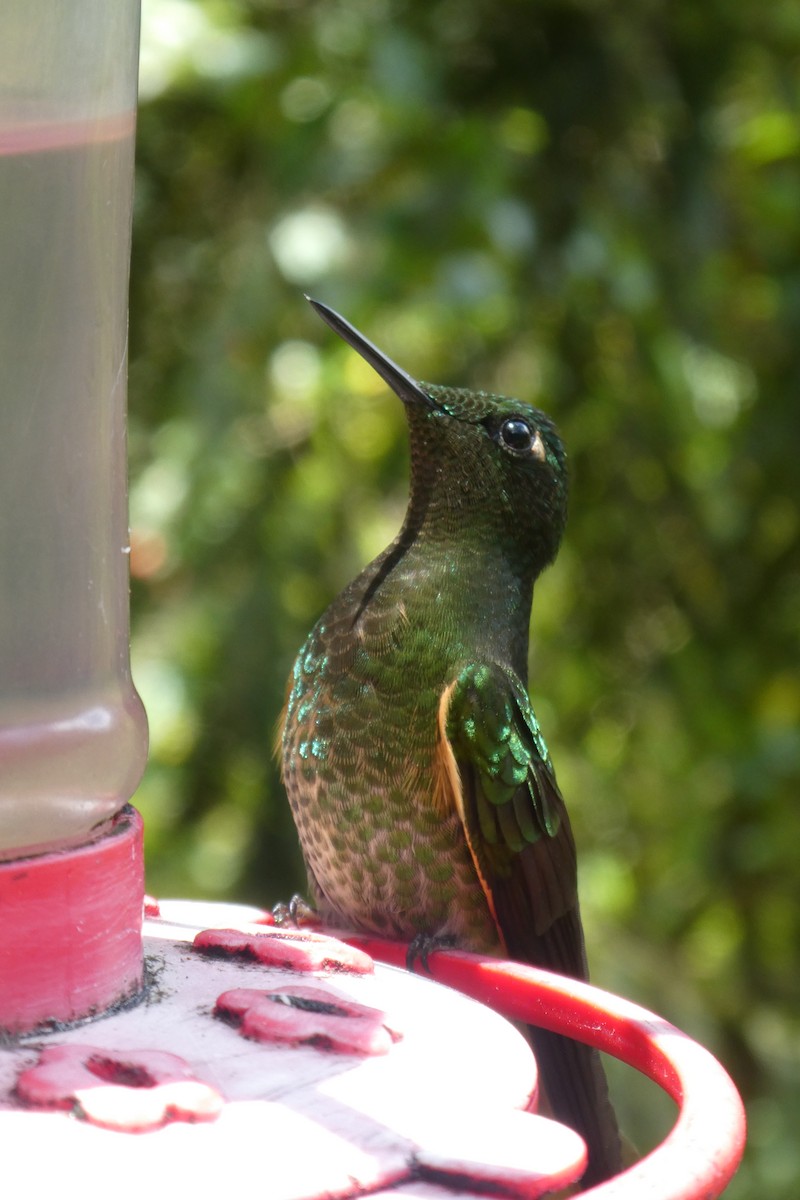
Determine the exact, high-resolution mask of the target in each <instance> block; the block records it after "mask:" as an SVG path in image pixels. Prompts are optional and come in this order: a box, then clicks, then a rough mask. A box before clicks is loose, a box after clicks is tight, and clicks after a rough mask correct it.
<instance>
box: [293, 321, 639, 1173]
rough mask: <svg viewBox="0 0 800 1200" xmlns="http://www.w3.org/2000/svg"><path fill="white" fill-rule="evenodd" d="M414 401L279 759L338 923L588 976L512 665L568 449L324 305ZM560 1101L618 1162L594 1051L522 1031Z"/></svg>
mask: <svg viewBox="0 0 800 1200" xmlns="http://www.w3.org/2000/svg"><path fill="white" fill-rule="evenodd" d="M315 307H316V308H317V309H318V311H320V313H321V315H322V316H323V317H324V318H325V320H326V321H328V323H329V324H331V325H332V327H333V328H334V329H336V330H337V332H339V333H340V334H341V335H342V336H343V337H344V338H345V339H346V340H347V341H348V342H350V344H351V345H353V346H355V348H356V349H357V350H358V351H359V353H361V354H362V355H363V356H364V357H365V358H366V359H367V360H368V361H369V362H371V363H372V365H373V366H374V367H375V368H376V370H378V372H379V373H380V374H381V375H382V376H383V377H384V378H385V379H386V380H387V382H389V383H390V385H391V386H392V387H393V388H394V390H395V391H396V392H397V394H398V395H399V396H400V397H401V399H402V400H403V401H404V404H405V408H406V414H407V417H408V423H409V431H410V437H411V466H412V486H411V498H410V502H409V507H408V512H407V514H406V519H405V522H404V524H403V527H402V529H401V531H400V533H399V534H398V536H397V538H396V539H395V540H394V542H392V544H391V545H390V546H388V547H387V549H386V550H385V551H384V552H383V554H381V555H379V556H378V558H377V559H375V561H374V562H372V563H371V564H370V565H369V566H368V567H366V568H365V570H364V571H362V573H361V574H360V575H359V576H358V577H357V578H356V579H355V580H354V581H353V582H352V583H351V584H350V585H349V586H348V587H347V588H346V589H345V590H344V591H343V592H342V593H341V595H340V596H339V597H337V599H336V600H335V601H334V602H333V604H332V605H331V606H330V608H329V609H328V610H327V612H326V613H325V614H324V615H323V616H322V618H321V620H320V622H319V624H318V625H317V626H316V627H315V629H314V630H313V631H312V632H311V634H310V635H309V638H308V640H307V641H306V643H305V645H304V646H303V648H302V649H301V651H300V654H299V656H298V659H297V662H296V664H295V668H294V675H293V678H292V681H291V686H290V692H289V697H288V701H287V712H286V722H285V727H284V735H283V772H284V779H285V783H286V790H287V794H288V796H289V800H290V803H291V806H292V811H293V814H294V818H295V821H296V824H297V828H298V832H299V835H300V841H301V845H302V848H303V854H304V857H305V861H306V865H307V868H308V875H309V886H310V889H311V893H312V898H313V900H314V902H315V904H316V905H317V907H318V909H319V910H320V912H321V914H322V915H323V916H324V917H325V918H326V919H327V920H328V921H329V922H331V923H333V924H338V925H349V926H351V927H355V928H357V929H362V930H365V931H368V932H372V933H377V934H383V935H386V934H388V935H391V936H396V937H401V938H405V939H413V938H414V937H416V936H418V935H426V936H430V937H433V938H440V937H443V938H451V939H453V940H454V941H455V942H456V944H458V945H460V946H463V947H464V948H467V949H474V950H480V951H488V952H491V953H505V954H508V955H510V956H511V957H515V958H518V959H520V960H522V961H527V962H532V963H536V964H537V965H540V966H544V967H549V968H551V969H553V970H557V971H561V972H564V973H566V974H570V975H574V976H577V977H579V978H585V977H586V973H587V971H586V958H585V953H584V949H583V935H582V930H581V925H580V916H579V912H578V901H577V884H576V865H575V848H574V843H573V840H572V834H571V831H570V827H569V821H568V818H567V814H566V810H565V808H564V803H563V800H562V798H561V795H560V792H559V790H558V786H557V784H556V780H555V775H554V772H553V768H552V764H551V762H550V758H549V755H548V752H547V748H546V746H545V743H544V740H543V738H542V734H541V732H540V730H539V726H538V723H537V721H536V717H535V715H534V713H533V709H532V707H531V704H530V700H529V698H528V694H527V691H526V689H525V686H524V683H523V680H524V678H525V676H526V674H527V657H528V617H529V613H530V607H531V599H532V594H533V584H534V581H535V579H536V577H537V576H538V574H539V573H540V572H541V570H542V569H543V568H544V567H545V566H546V565H547V564H548V563H549V562H550V561H551V560H552V559H553V557H554V556H555V553H556V551H557V549H558V545H559V541H560V539H561V534H562V530H563V525H564V520H565V515H566V494H567V485H566V468H565V458H564V451H563V447H562V445H561V442H560V440H559V438H558V435H557V434H556V432H555V429H554V427H553V425H552V422H551V421H550V420H549V418H547V417H546V416H545V415H544V414H543V413H541V412H539V411H538V410H536V409H534V408H532V407H531V406H530V405H527V404H524V403H523V402H521V401H519V400H514V399H510V398H508V397H503V396H494V395H490V394H487V393H481V392H469V391H466V390H464V389H455V388H442V387H439V386H435V385H428V384H419V383H417V382H416V381H415V380H413V379H412V378H411V377H410V376H408V375H406V373H405V372H403V371H401V370H400V368H398V367H396V366H395V365H394V364H393V363H391V362H390V361H389V360H388V359H386V358H385V356H384V355H383V354H382V353H381V352H380V351H378V350H377V349H376V348H375V347H374V346H372V345H371V343H369V342H367V341H366V339H364V338H363V337H362V335H360V334H358V333H357V331H355V330H354V329H352V327H351V326H349V325H347V323H346V322H344V321H343V320H342V318H340V317H338V316H337V315H336V314H335V313H332V312H331V310H329V309H326V308H325V307H324V306H321V305H317V304H315ZM533 1037H534V1042H535V1048H536V1051H537V1056H538V1057H539V1060H540V1066H541V1069H542V1074H543V1077H544V1081H545V1086H546V1089H547V1091H548V1094H549V1096H550V1099H551V1103H552V1105H553V1108H554V1111H555V1113H556V1115H557V1116H559V1117H561V1118H562V1119H564V1120H566V1121H568V1122H570V1123H572V1124H574V1125H575V1126H576V1127H577V1128H579V1130H580V1131H581V1132H582V1133H583V1134H584V1136H585V1137H586V1138H587V1141H588V1142H589V1146H590V1158H591V1165H590V1171H589V1174H588V1175H587V1177H586V1178H587V1180H588V1179H592V1178H594V1179H599V1178H601V1177H604V1176H606V1175H608V1174H610V1173H612V1172H613V1171H614V1170H616V1168H617V1167H618V1165H619V1162H618V1145H617V1135H616V1126H615V1123H614V1120H613V1114H612V1113H611V1109H610V1106H609V1104H608V1099H607V1093H606V1089H605V1082H604V1079H603V1077H602V1071H601V1068H600V1065H599V1059H598V1058H597V1055H596V1054H593V1053H592V1052H590V1051H588V1050H587V1049H586V1048H585V1047H580V1046H577V1045H576V1043H572V1042H568V1041H566V1040H565V1039H563V1038H557V1037H555V1036H554V1035H551V1034H544V1033H542V1032H541V1031H534V1033H533Z"/></svg>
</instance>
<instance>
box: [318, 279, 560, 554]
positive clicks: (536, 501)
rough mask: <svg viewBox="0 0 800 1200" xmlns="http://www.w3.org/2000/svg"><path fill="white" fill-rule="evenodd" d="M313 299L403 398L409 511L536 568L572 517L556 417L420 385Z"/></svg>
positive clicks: (517, 403) (501, 399)
mask: <svg viewBox="0 0 800 1200" xmlns="http://www.w3.org/2000/svg"><path fill="white" fill-rule="evenodd" d="M309 299H310V297H309ZM310 303H311V304H312V305H313V306H314V308H315V309H316V311H317V312H318V313H319V315H320V316H321V317H322V318H323V320H324V321H326V322H327V324H328V325H330V326H331V328H332V329H334V330H335V331H336V333H338V334H339V336H340V337H342V338H343V339H344V340H345V341H346V342H347V343H348V344H349V345H351V346H352V347H353V348H354V349H355V350H357V351H358V353H359V354H360V355H361V356H362V358H364V359H365V360H366V361H367V362H368V363H370V365H371V366H372V367H374V369H375V370H376V371H377V372H378V374H379V375H380V376H381V377H382V378H383V379H385V380H386V382H387V383H388V384H389V386H390V387H391V388H392V390H393V391H394V392H396V394H397V395H398V396H399V397H400V399H401V400H402V401H403V404H404V406H405V410H406V416H407V418H408V424H409V429H410V433H411V471H412V489H411V490H412V498H411V508H410V510H409V516H410V517H411V516H412V515H413V516H414V517H415V521H416V524H417V525H419V526H421V525H422V524H425V525H426V527H428V528H429V529H430V532H431V533H432V534H433V535H434V536H435V534H436V533H438V535H439V536H441V537H442V538H444V539H450V538H453V537H458V538H459V539H462V540H470V539H471V540H474V541H476V542H479V541H483V542H484V543H485V541H486V539H491V541H492V544H497V545H499V546H501V547H502V548H504V549H507V550H508V552H509V553H512V554H514V555H515V556H519V557H520V558H521V559H522V560H524V561H525V562H526V563H527V564H528V565H529V566H530V567H531V568H532V569H533V572H534V574H538V572H539V571H541V570H542V569H543V568H544V567H545V566H547V564H548V563H549V562H551V561H552V560H553V558H554V557H555V555H556V552H557V550H558V546H559V543H560V541H561V535H562V533H563V531H564V524H565V521H566V514H567V466H566V454H565V451H564V447H563V445H562V442H561V439H560V438H559V436H558V433H557V432H556V429H555V426H554V425H553V422H552V421H551V420H550V418H549V417H548V416H546V415H545V413H543V412H540V411H539V410H538V409H536V408H533V407H532V405H530V404H526V403H525V402H524V401H522V400H515V399H513V398H511V397H508V396H496V395H492V394H490V393H488V392H473V391H470V390H468V389H467V388H449V387H442V386H440V385H438V384H428V383H421V382H419V381H417V380H416V379H414V378H413V377H412V376H411V375H409V374H408V373H407V372H406V371H404V370H403V369H402V368H401V367H398V366H397V364H396V363H393V362H392V360H391V359H390V358H387V356H386V355H385V354H384V353H383V352H382V351H381V350H379V349H378V348H377V346H375V345H373V343H372V342H370V341H369V340H368V339H367V338H365V337H364V336H363V334H361V333H359V332H358V330H357V329H355V328H354V327H353V326H352V325H350V323H349V322H348V321H345V320H344V318H343V317H341V316H339V314H338V313H336V312H334V311H333V309H331V308H328V307H327V305H324V304H321V303H320V302H319V301H317V300H310ZM433 526H435V530H434V529H433V528H431V527H433Z"/></svg>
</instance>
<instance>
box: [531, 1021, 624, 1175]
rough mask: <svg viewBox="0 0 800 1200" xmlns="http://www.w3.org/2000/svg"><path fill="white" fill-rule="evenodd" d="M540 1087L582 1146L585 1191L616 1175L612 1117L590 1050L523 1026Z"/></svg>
mask: <svg viewBox="0 0 800 1200" xmlns="http://www.w3.org/2000/svg"><path fill="white" fill-rule="evenodd" d="M528 1031H529V1034H530V1038H531V1042H532V1043H533V1050H534V1053H535V1055H536V1061H537V1063H538V1065H539V1072H540V1078H541V1083H542V1085H543V1086H544V1090H545V1093H546V1095H547V1099H548V1101H549V1103H550V1108H551V1111H552V1115H553V1117H554V1119H555V1120H557V1121H561V1122H563V1124H564V1125H569V1126H570V1128H572V1129H574V1130H575V1131H576V1132H577V1133H579V1134H580V1135H581V1137H582V1138H583V1139H584V1141H585V1142H586V1145H587V1147H588V1150H589V1165H588V1167H587V1168H586V1172H585V1174H584V1176H583V1179H582V1181H581V1182H582V1184H583V1185H584V1186H586V1187H588V1186H590V1185H591V1184H595V1183H601V1182H602V1181H603V1180H604V1179H610V1178H611V1176H613V1175H616V1174H618V1172H619V1171H621V1170H622V1161H621V1149H620V1138H619V1129H618V1127H617V1118H616V1116H615V1114H614V1109H613V1108H612V1106H611V1101H610V1100H609V1096H608V1085H607V1083H606V1077H605V1072H604V1071H603V1066H602V1063H601V1062H600V1055H599V1054H598V1052H597V1051H596V1050H594V1049H592V1047H591V1046H585V1045H583V1044H582V1043H581V1042H574V1041H572V1040H571V1039H570V1038H565V1037H561V1036H560V1034H557V1033H550V1032H549V1030H546V1029H539V1028H537V1027H536V1026H534V1025H530V1026H528Z"/></svg>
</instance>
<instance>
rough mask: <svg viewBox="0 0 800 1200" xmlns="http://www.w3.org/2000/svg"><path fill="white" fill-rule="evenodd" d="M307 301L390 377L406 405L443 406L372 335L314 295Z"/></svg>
mask: <svg viewBox="0 0 800 1200" xmlns="http://www.w3.org/2000/svg"><path fill="white" fill-rule="evenodd" d="M306 300H307V301H308V303H309V304H310V305H311V307H312V308H314V309H315V310H316V311H317V312H318V313H319V315H320V316H321V317H322V319H323V321H325V323H326V324H327V325H330V327H331V329H332V330H333V331H334V333H338V335H339V337H340V338H342V339H343V340H344V341H345V342H347V344H348V346H352V347H353V349H354V350H357V351H358V353H359V354H360V355H361V357H362V358H363V359H365V360H366V362H368V363H369V365H370V366H371V367H373V368H374V369H375V370H376V371H377V372H378V374H379V375H380V377H381V379H385V380H386V382H387V383H388V385H389V387H390V388H391V389H392V391H393V392H395V393H396V394H397V395H398V396H399V397H400V399H401V400H402V401H403V403H404V404H423V405H424V406H425V407H426V408H435V409H438V408H439V405H438V404H436V403H435V402H434V401H433V400H432V399H431V397H430V396H429V395H428V393H427V392H426V391H425V390H424V389H423V388H422V387H421V386H420V384H418V383H417V381H416V379H412V377H411V376H410V375H409V374H408V372H407V371H404V370H403V368H402V367H398V365H397V363H394V362H392V360H391V359H390V358H388V357H387V356H386V355H385V354H384V353H383V351H382V350H379V349H378V347H377V346H375V345H374V344H373V343H372V342H371V341H370V340H369V338H365V337H364V335H363V333H359V332H358V330H357V329H356V328H355V326H354V325H351V324H350V322H349V321H345V319H344V317H342V316H340V315H339V313H337V312H335V311H334V310H333V309H332V308H329V307H328V305H327V304H323V303H322V302H321V301H320V300H312V298H311V296H306Z"/></svg>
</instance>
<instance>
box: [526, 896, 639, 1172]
mask: <svg viewBox="0 0 800 1200" xmlns="http://www.w3.org/2000/svg"><path fill="white" fill-rule="evenodd" d="M520 924H521V923H519V924H518V925H517V926H516V927H515V928H513V929H512V931H511V932H510V933H509V934H508V935H507V937H506V941H507V944H508V950H509V953H510V954H511V956H512V957H514V958H518V959H520V960H521V961H523V962H530V963H533V964H534V965H535V966H538V967H544V968H545V970H548V971H556V972H557V973H558V974H560V975H567V976H570V977H571V978H573V979H583V980H588V977H589V972H588V968H587V965H586V952H585V949H584V944H583V929H582V926H581V918H580V913H579V910H578V906H577V903H576V904H575V905H574V907H573V908H571V909H569V911H567V912H565V913H563V915H562V916H560V917H558V918H557V919H556V920H554V921H553V922H552V924H551V925H550V926H549V928H547V929H545V930H542V931H540V932H538V933H537V932H534V931H531V930H530V929H527V930H523V932H522V934H520V931H519V930H520ZM507 927H508V926H507ZM529 1029H530V1036H531V1042H532V1045H533V1050H534V1053H535V1055H536V1060H537V1062H538V1064H539V1072H540V1077H541V1082H542V1085H543V1087H544V1091H545V1092H546V1094H547V1098H548V1100H549V1102H550V1106H551V1109H552V1113H553V1116H554V1117H555V1119H556V1120H557V1121H561V1122H563V1123H564V1124H565V1125H569V1126H570V1127H571V1128H572V1129H574V1130H575V1131H576V1132H577V1133H579V1134H580V1135H581V1137H582V1138H583V1139H584V1141H585V1142H586V1145H587V1148H588V1150H589V1166H588V1167H587V1169H586V1173H585V1174H584V1177H583V1181H582V1182H583V1183H584V1184H585V1185H588V1184H594V1183H600V1182H601V1181H602V1180H604V1179H609V1178H610V1177H611V1176H613V1175H616V1174H617V1173H618V1172H619V1171H621V1170H622V1160H621V1146H620V1136H619V1127H618V1125H617V1118H616V1115H615V1113H614V1109H613V1107H612V1105H611V1101H610V1099H609V1095H608V1084H607V1082H606V1076H605V1071H604V1070H603V1064H602V1062H601V1060H600V1055H599V1053H598V1051H597V1050H594V1049H592V1047H590V1046H586V1045H584V1044H583V1043H582V1042H575V1041H573V1040H572V1039H571V1038H566V1037H562V1036H561V1035H560V1034H556V1033H551V1032H550V1031H549V1030H544V1029H539V1028H537V1027H536V1026H529Z"/></svg>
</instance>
